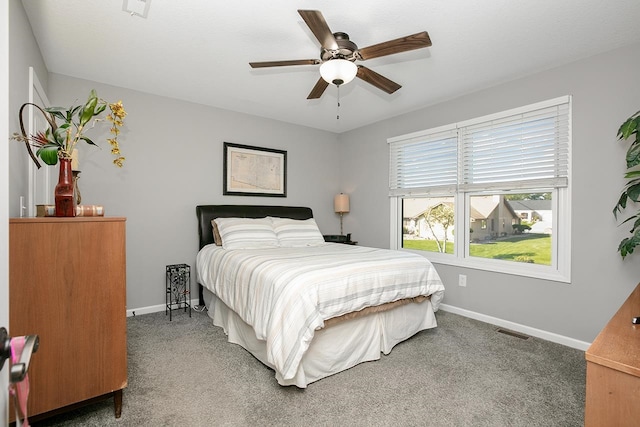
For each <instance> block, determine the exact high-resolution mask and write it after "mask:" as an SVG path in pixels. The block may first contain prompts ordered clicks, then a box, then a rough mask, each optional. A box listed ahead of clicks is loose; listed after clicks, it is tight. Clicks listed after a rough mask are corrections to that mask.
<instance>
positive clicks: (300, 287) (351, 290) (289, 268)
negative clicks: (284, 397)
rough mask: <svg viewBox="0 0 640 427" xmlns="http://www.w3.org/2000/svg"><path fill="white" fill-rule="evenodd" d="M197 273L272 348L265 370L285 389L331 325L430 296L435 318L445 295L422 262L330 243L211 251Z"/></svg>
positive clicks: (209, 248) (204, 250) (404, 255)
mask: <svg viewBox="0 0 640 427" xmlns="http://www.w3.org/2000/svg"><path fill="white" fill-rule="evenodd" d="M196 272H197V276H198V282H199V283H201V284H202V285H203V286H204V287H206V288H207V289H209V290H210V291H211V292H212V293H213V294H215V296H216V297H217V299H219V300H220V301H221V302H222V303H223V304H224V306H225V307H227V308H229V309H230V311H232V312H233V313H235V314H237V316H238V318H239V320H241V321H242V322H243V323H244V324H246V325H248V326H249V327H250V328H251V329H252V331H253V332H252V333H253V334H254V335H255V338H256V340H258V341H259V342H264V343H265V354H264V360H263V362H264V363H265V364H267V365H269V366H271V367H273V368H274V369H275V370H276V372H277V373H278V375H281V377H282V380H283V382H287V381H291V380H293V379H294V378H295V377H296V375H298V371H299V366H300V363H301V360H302V358H303V356H304V355H305V353H306V352H307V350H308V348H309V347H310V345H311V343H312V341H315V340H314V335H316V334H317V331H319V330H322V329H323V327H324V325H325V321H327V320H329V319H332V318H336V317H339V316H342V315H345V314H347V313H351V312H355V311H360V310H362V309H364V308H366V307H371V306H379V305H382V304H385V303H388V302H393V301H398V300H402V299H406V298H414V297H418V296H430V300H429V301H425V302H426V303H428V304H429V306H430V310H431V311H432V312H433V311H437V309H438V306H439V304H440V301H441V300H442V297H443V295H444V287H443V285H442V282H441V280H440V278H439V276H438V274H437V273H436V271H435V269H434V268H433V266H432V265H431V263H430V262H429V261H428V260H426V259H425V258H424V257H422V256H420V255H416V254H412V253H408V252H403V251H390V250H384V249H377V248H367V247H360V246H350V245H339V244H331V243H327V244H323V245H318V246H313V247H305V248H269V249H252V250H225V249H222V248H220V247H218V246H215V245H207V246H205V247H203V248H202V249H201V250H200V252H199V253H198V256H197V262H196ZM393 311H394V310H391V311H390V312H393ZM385 313H386V312H385ZM380 316H384V313H379V316H378V314H377V315H376V316H375V317H380ZM365 318H366V316H365ZM434 320H435V319H434ZM377 321H379V320H377ZM414 329H415V328H410V330H411V331H413V333H411V335H413V334H414V333H415V332H416V331H417V330H414ZM369 332H371V331H369ZM401 335H403V334H401ZM409 336H410V335H409ZM403 339H406V337H405V338H403ZM382 347H385V346H382ZM385 350H386V349H385ZM388 350H389V351H390V349H388ZM383 351H384V350H383ZM379 352H380V347H378V349H377V353H378V354H379ZM261 360H262V358H261Z"/></svg>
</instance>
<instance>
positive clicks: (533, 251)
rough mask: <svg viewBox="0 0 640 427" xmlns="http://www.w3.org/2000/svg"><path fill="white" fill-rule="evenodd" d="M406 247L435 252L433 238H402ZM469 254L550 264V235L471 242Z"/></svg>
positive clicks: (448, 247) (451, 244)
mask: <svg viewBox="0 0 640 427" xmlns="http://www.w3.org/2000/svg"><path fill="white" fill-rule="evenodd" d="M403 246H404V247H405V248H406V249H417V250H422V251H431V252H437V251H438V246H437V245H436V242H435V241H434V240H404V241H403ZM446 252H447V253H448V254H452V253H453V243H452V242H447V251H446ZM469 252H470V254H471V256H476V257H481V258H495V259H504V260H508V261H523V262H524V261H527V260H532V261H533V262H534V263H536V264H542V265H551V235H549V234H537V233H527V234H523V235H520V236H513V237H510V238H507V239H501V240H496V241H491V242H486V243H472V244H471V246H470V247H469Z"/></svg>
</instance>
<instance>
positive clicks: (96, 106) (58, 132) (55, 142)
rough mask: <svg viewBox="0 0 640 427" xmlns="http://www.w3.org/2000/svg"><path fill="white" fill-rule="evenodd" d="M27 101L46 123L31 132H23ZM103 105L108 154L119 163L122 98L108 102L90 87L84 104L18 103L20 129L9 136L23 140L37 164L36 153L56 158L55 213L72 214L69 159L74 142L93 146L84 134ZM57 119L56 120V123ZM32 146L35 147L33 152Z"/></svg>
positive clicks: (49, 159) (52, 162)
mask: <svg viewBox="0 0 640 427" xmlns="http://www.w3.org/2000/svg"><path fill="white" fill-rule="evenodd" d="M29 105H32V106H34V107H35V108H37V109H38V110H39V111H40V112H41V113H42V114H43V115H44V117H45V119H46V120H47V123H48V125H49V126H48V127H47V129H45V130H44V131H42V130H40V131H38V132H37V133H36V134H35V135H27V133H26V131H25V129H24V122H23V118H22V113H23V111H24V109H25V107H27V106H29ZM107 106H108V107H109V110H110V112H109V113H108V114H107V115H106V120H107V121H109V122H110V123H111V137H110V138H107V141H108V142H109V144H110V145H111V154H113V155H114V156H115V159H114V160H113V163H114V164H115V165H116V166H118V167H122V165H123V162H124V160H125V158H124V157H123V156H122V155H121V153H120V146H119V144H118V135H119V134H120V127H121V126H122V125H123V123H124V117H125V116H126V115H127V112H126V111H125V110H124V107H123V105H122V101H118V102H116V103H113V104H109V103H107V102H106V101H104V100H102V99H100V98H98V95H97V93H96V91H95V90H93V89H92V90H91V92H89V97H88V99H87V102H86V103H85V104H84V105H74V106H71V107H69V108H64V107H47V108H42V107H40V106H38V105H36V104H33V103H25V104H23V105H22V107H20V113H19V118H20V131H21V133H20V134H19V133H14V134H13V136H12V139H15V140H18V141H22V142H24V143H25V145H26V147H27V151H28V153H29V156H30V157H31V159H32V160H33V162H34V163H35V164H36V166H37V167H38V168H40V162H39V161H38V157H39V158H40V159H41V160H42V161H43V162H44V163H46V164H47V165H55V164H57V163H58V161H60V176H59V179H58V185H56V188H55V203H56V205H55V214H56V216H75V211H76V197H75V195H74V189H75V185H74V181H73V178H72V175H73V172H72V160H73V159H74V158H75V157H74V155H75V154H76V153H77V151H76V146H77V145H78V143H79V142H80V141H84V142H86V143H87V144H89V145H94V146H97V144H96V143H94V142H93V141H92V140H91V139H90V138H89V137H88V136H87V135H86V131H87V130H89V129H91V128H92V127H93V126H92V125H91V123H92V121H93V122H94V123H95V122H97V121H102V120H104V119H101V118H100V115H101V114H102V113H103V112H104V111H105V110H106V108H107ZM58 120H59V121H60V123H58ZM90 125H91V126H90ZM32 148H35V149H36V152H35V154H34V152H33V149H32ZM75 159H77V158H75Z"/></svg>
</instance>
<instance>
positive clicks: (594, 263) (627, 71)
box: [340, 45, 640, 342]
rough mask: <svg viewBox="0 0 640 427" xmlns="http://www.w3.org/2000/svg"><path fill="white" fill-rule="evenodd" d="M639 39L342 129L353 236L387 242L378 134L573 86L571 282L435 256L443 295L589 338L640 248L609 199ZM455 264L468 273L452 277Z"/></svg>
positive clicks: (621, 151) (634, 106)
mask: <svg viewBox="0 0 640 427" xmlns="http://www.w3.org/2000/svg"><path fill="white" fill-rule="evenodd" d="M638 70H640V45H634V46H630V47H627V48H624V49H620V50H616V51H613V52H608V53H605V54H601V55H598V56H594V57H591V58H588V59H584V60H582V61H579V62H576V63H572V64H568V65H566V66H563V67H559V68H556V69H553V70H549V71H545V72H542V73H538V74H535V75H532V76H530V77H527V78H522V79H519V80H516V81H512V82H509V83H506V84H503V85H500V86H497V87H493V88H489V89H486V90H482V91H479V92H475V93H471V94H468V95H466V96H463V97H460V98H457V99H454V100H450V101H448V102H443V103H441V104H439V105H436V106H432V107H429V108H424V109H422V110H419V111H415V112H412V113H409V114H405V115H403V116H400V117H396V118H393V119H389V120H385V121H382V122H379V123H376V124H373V125H370V126H366V127H363V128H360V129H357V130H354V131H351V132H349V133H345V134H342V135H340V141H341V158H342V179H343V182H342V184H343V187H344V188H345V190H346V191H348V192H350V193H351V212H350V213H349V214H348V215H347V216H346V217H345V228H346V229H347V230H349V231H352V232H353V233H354V238H355V239H357V240H359V241H360V243H361V244H364V245H370V246H377V247H383V248H388V247H389V200H388V197H387V195H388V179H387V171H388V153H387V143H386V139H387V138H388V137H392V136H398V135H402V134H406V133H410V132H415V131H418V130H423V129H428V128H431V127H435V126H439V125H445V124H449V123H452V122H456V121H460V120H465V119H470V118H474V117H479V116H483V115H485V114H490V113H495V112H499V111H504V110H507V109H510V108H514V107H519V106H523V105H527V104H530V103H534V102H538V101H542V100H546V99H551V98H555V97H558V96H562V95H573V146H572V150H573V153H572V160H573V163H572V166H573V170H572V203H571V210H572V212H571V224H572V230H571V232H572V242H571V244H572V282H571V283H570V284H565V283H558V282H552V281H545V280H538V279H530V278H525V277H520V276H512V275H506V274H497V273H491V272H486V271H480V270H472V269H465V268H460V267H453V266H448V265H440V264H438V265H436V267H437V269H438V271H439V273H440V275H441V276H442V278H443V280H444V283H445V286H446V289H447V290H446V294H445V299H444V303H446V304H449V305H452V306H455V307H458V308H461V309H464V310H469V311H471V312H475V313H482V314H483V315H486V316H492V317H496V318H499V319H504V320H507V321H510V322H515V323H518V324H521V325H526V326H528V327H531V328H537V329H541V330H543V331H548V332H551V333H556V334H560V335H563V336H566V337H570V338H573V339H576V340H580V341H586V342H591V341H592V340H593V339H594V338H595V336H596V335H597V333H598V332H599V331H600V329H601V328H602V327H603V326H604V324H605V323H606V322H607V321H608V320H609V318H610V317H611V316H612V315H613V314H614V313H615V311H616V310H617V309H618V308H619V306H620V305H621V304H622V302H623V301H624V300H625V299H626V297H627V296H628V295H629V293H630V292H631V291H632V290H633V288H634V287H635V286H636V284H637V283H638V282H639V281H640V262H639V261H638V256H640V254H636V255H635V256H631V257H629V258H628V259H627V260H626V261H624V262H623V261H622V260H621V259H620V256H619V255H618V253H617V246H618V243H619V242H620V240H621V239H622V238H623V237H626V234H627V233H626V232H627V230H628V228H629V227H627V226H623V227H618V226H617V224H616V222H615V219H614V217H613V215H612V209H613V206H614V205H615V203H616V202H617V200H618V197H619V193H620V190H621V189H622V187H623V184H624V179H623V174H624V167H625V163H624V157H625V151H626V147H627V145H625V144H623V143H621V142H617V140H616V133H617V130H618V127H619V126H620V124H621V123H622V122H623V121H624V120H626V118H627V117H629V116H630V115H631V114H633V113H635V112H636V111H638V110H639V109H640V85H638V84H637V82H638ZM458 274H466V275H467V287H465V288H463V287H459V286H458V285H457V282H458Z"/></svg>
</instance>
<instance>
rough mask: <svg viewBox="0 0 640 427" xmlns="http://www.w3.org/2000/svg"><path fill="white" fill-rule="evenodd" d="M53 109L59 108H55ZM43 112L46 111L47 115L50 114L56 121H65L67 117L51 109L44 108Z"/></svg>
mask: <svg viewBox="0 0 640 427" xmlns="http://www.w3.org/2000/svg"><path fill="white" fill-rule="evenodd" d="M55 108H60V107H55ZM45 111H47V112H48V113H49V114H51V115H52V116H53V117H54V118H58V119H60V120H62V121H66V120H67V117H66V116H65V115H64V114H62V112H61V111H59V110H53V109H51V108H45Z"/></svg>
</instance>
